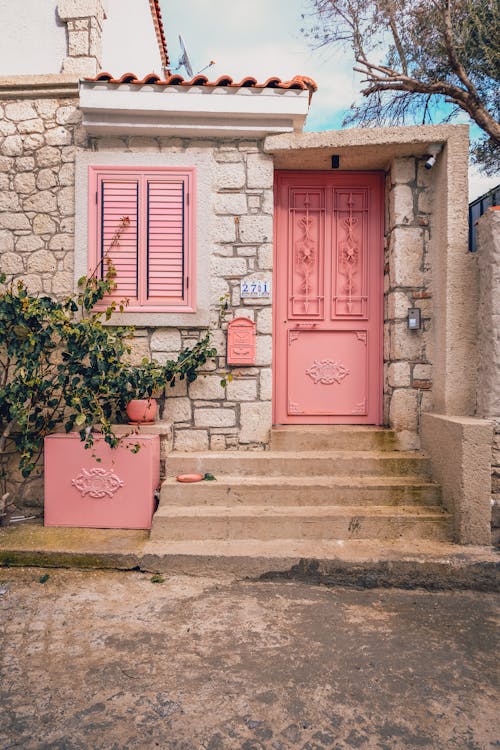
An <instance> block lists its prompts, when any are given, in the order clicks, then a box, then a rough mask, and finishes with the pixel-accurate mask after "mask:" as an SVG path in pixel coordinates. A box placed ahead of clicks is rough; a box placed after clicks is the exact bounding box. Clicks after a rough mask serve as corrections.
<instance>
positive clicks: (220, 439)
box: [210, 435, 226, 451]
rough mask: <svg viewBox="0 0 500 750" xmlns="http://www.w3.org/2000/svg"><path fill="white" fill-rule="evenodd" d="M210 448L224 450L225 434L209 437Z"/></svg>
mask: <svg viewBox="0 0 500 750" xmlns="http://www.w3.org/2000/svg"><path fill="white" fill-rule="evenodd" d="M210 450H211V451H225V450H226V436H225V435H212V437H211V438H210Z"/></svg>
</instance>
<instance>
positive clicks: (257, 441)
mask: <svg viewBox="0 0 500 750" xmlns="http://www.w3.org/2000/svg"><path fill="white" fill-rule="evenodd" d="M92 148H93V149H94V150H95V151H97V152H101V153H103V154H105V153H106V152H107V153H109V154H111V153H115V154H116V152H118V153H120V154H124V155H126V154H131V153H132V154H135V155H137V156H138V158H139V159H140V155H141V153H142V154H143V155H144V158H146V155H147V156H148V158H150V155H151V153H157V154H162V161H161V163H162V164H164V163H165V159H166V162H167V163H168V157H169V155H170V157H171V160H172V164H174V163H175V164H178V163H179V160H180V162H182V163H183V164H184V166H190V165H191V164H196V163H197V161H198V162H199V163H200V164H201V163H202V164H203V165H207V164H208V167H207V170H208V172H209V174H210V181H211V185H209V192H210V195H209V196H208V197H207V196H204V199H205V200H208V202H209V211H208V221H207V223H208V225H207V226H201V227H200V226H198V235H199V237H198V240H199V245H201V240H202V239H203V241H205V240H206V237H205V236H204V237H203V238H202V237H201V236H200V233H202V234H203V235H207V234H208V237H209V241H208V245H207V246H204V247H203V251H207V252H208V253H209V255H210V258H209V260H210V263H209V265H208V266H207V268H208V270H209V276H210V277H209V278H204V279H202V284H205V285H207V284H208V285H209V287H210V294H209V305H210V315H209V326H208V328H209V329H210V331H211V336H212V341H213V344H214V346H215V347H216V348H217V352H218V356H217V359H216V362H215V363H212V364H211V365H210V370H209V371H207V372H206V373H204V374H203V376H201V377H199V378H198V380H197V381H195V382H194V383H191V384H190V385H189V386H188V385H187V384H186V383H185V382H179V383H178V384H176V386H175V387H174V388H173V389H168V392H167V394H166V396H167V398H166V401H165V407H164V412H163V418H164V419H168V420H170V419H171V420H172V421H173V422H174V448H175V449H176V450H209V449H211V450H225V449H240V450H246V449H254V450H259V449H263V448H264V447H265V446H266V444H267V443H268V440H269V431H270V427H271V421H272V414H271V396H272V394H271V388H272V386H271V378H272V376H271V359H272V336H271V334H272V314H271V313H272V307H271V303H272V299H271V298H269V299H243V300H242V299H240V282H241V280H242V279H245V278H248V277H252V278H254V277H256V276H257V277H258V278H261V279H266V280H268V281H271V277H272V257H273V246H272V233H273V216H272V214H273V180H274V172H273V161H272V157H270V156H267V155H265V154H263V153H262V149H261V143H260V142H258V141H244V140H234V141H219V140H218V141H214V140H208V139H206V140H199V141H194V140H193V139H178V138H171V139H167V138H159V139H158V138H136V137H131V138H124V139H119V138H113V139H109V138H102V139H95V140H93V142H92ZM179 154H180V156H179ZM165 155H167V156H166V157H165ZM183 157H184V161H183ZM159 159H160V157H158V160H159ZM174 159H175V161H174ZM159 163H160V162H159ZM198 260H199V262H201V260H202V259H201V258H199V259H198ZM223 307H224V310H223V309H222V308H223ZM240 316H244V317H247V318H250V319H252V320H254V321H255V322H256V327H257V356H256V364H255V366H253V367H239V368H234V367H231V368H228V367H227V365H226V332H227V323H228V321H230V320H231V319H232V318H234V317H240ZM162 317H163V318H164V319H166V320H169V319H170V321H171V324H170V325H169V326H168V327H167V326H165V325H156V326H154V327H152V326H141V325H140V322H139V323H137V325H138V328H137V330H136V337H135V340H134V356H135V359H136V361H140V360H141V358H142V357H143V356H149V355H152V356H153V357H154V358H155V359H157V360H158V361H160V362H162V361H165V360H166V359H171V358H176V357H177V354H178V352H179V351H180V350H181V348H183V347H185V346H191V345H192V344H193V343H194V342H195V341H197V340H198V339H199V337H200V336H202V335H204V333H205V332H206V328H199V327H196V326H195V327H190V326H188V325H187V324H185V323H184V325H176V324H175V317H176V316H175V314H167V315H164V316H162ZM184 319H185V316H184ZM229 372H230V373H231V375H232V376H233V379H232V381H231V382H228V383H227V385H225V386H222V385H221V380H222V379H224V378H225V376H227V374H228V373H229Z"/></svg>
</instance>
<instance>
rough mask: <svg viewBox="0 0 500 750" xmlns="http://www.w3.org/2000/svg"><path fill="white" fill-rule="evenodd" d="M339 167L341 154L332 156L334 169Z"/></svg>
mask: <svg viewBox="0 0 500 750" xmlns="http://www.w3.org/2000/svg"><path fill="white" fill-rule="evenodd" d="M339 167H340V156H339V154H332V169H338V168H339Z"/></svg>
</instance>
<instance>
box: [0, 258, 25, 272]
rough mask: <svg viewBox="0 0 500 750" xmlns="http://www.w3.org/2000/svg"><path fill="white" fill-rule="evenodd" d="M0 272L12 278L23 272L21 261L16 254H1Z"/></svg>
mask: <svg viewBox="0 0 500 750" xmlns="http://www.w3.org/2000/svg"><path fill="white" fill-rule="evenodd" d="M0 271H1V272H2V273H5V274H7V275H8V276H13V275H15V274H17V273H22V272H23V271H24V264H23V259H22V257H21V256H20V255H16V253H2V254H1V255H0Z"/></svg>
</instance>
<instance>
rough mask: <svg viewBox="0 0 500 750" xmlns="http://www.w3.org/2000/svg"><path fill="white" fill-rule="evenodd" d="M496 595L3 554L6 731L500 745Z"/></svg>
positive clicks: (100, 745)
mask: <svg viewBox="0 0 500 750" xmlns="http://www.w3.org/2000/svg"><path fill="white" fill-rule="evenodd" d="M47 573H48V575H49V577H48V579H47V580H46V581H45V582H40V577H41V576H43V575H46V574H47ZM42 581H43V578H42ZM498 601H499V599H498V595H495V594H489V593H475V592H440V593H429V592H426V591H422V590H415V591H403V590H396V589H392V590H383V589H373V590H368V591H359V590H354V589H346V588H332V589H328V588H325V587H322V586H312V585H308V584H305V583H300V582H290V583H286V582H284V583H282V582H267V583H264V582H245V581H235V580H232V579H229V578H226V579H224V578H218V579H211V578H197V577H194V576H183V577H175V578H169V579H167V580H165V581H163V582H159V583H153V582H152V581H151V575H150V574H142V573H135V572H132V573H131V572H124V573H120V572H85V571H69V570H66V571H64V570H52V571H44V570H37V569H29V568H26V569H14V568H11V569H0V627H1V651H0V657H1V666H0V706H1V709H2V710H1V712H0V748H2V749H5V750H6V749H7V748H22V749H23V750H34V749H35V748H36V750H41V749H42V748H43V749H44V750H45V749H47V750H48V749H49V748H50V749H51V750H52V749H54V750H56V749H57V750H87V749H88V748H92V750H129V749H130V750H132V748H134V749H135V748H140V749H141V750H143V749H146V750H149V748H165V749H167V750H174V749H175V750H202V749H204V750H239V749H240V748H241V750H262V748H264V749H265V750H268V749H269V750H292V749H293V750H295V749H297V750H299V749H300V750H323V749H325V750H326V749H327V748H334V750H351V749H352V748H360V749H361V750H365V749H370V750H371V749H372V748H377V749H378V750H398V749H399V748H411V749H413V748H419V749H420V748H429V749H430V748H432V750H447V749H448V748H454V749H456V750H492V749H493V748H499V747H500V741H499V740H500V730H499V723H498V716H497V707H498V697H499V695H498V682H497V681H496V680H497V676H498V672H497V671H496V667H497V666H498V665H497V664H496V663H495V657H496V650H497V647H498V635H497V633H498V630H497V629H496V628H497V625H498Z"/></svg>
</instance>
